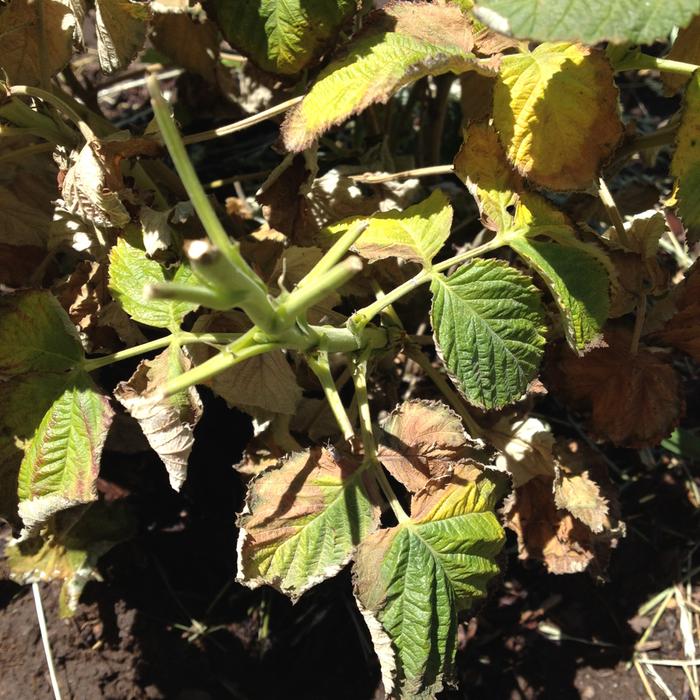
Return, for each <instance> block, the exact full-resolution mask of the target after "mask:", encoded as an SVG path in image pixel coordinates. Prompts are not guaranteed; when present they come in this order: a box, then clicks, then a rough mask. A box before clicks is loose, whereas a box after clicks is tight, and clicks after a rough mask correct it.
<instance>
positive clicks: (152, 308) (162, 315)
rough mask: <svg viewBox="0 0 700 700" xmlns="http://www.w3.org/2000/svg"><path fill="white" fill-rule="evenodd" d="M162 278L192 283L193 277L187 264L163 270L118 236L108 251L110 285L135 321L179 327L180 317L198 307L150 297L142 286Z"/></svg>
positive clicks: (115, 295)
mask: <svg viewBox="0 0 700 700" xmlns="http://www.w3.org/2000/svg"><path fill="white" fill-rule="evenodd" d="M165 281H172V282H177V283H178V284H185V285H186V284H192V285H195V284H196V283H197V282H196V278H195V277H194V275H193V273H192V271H191V270H190V268H189V267H187V265H184V264H182V265H180V266H179V267H178V268H177V270H175V272H172V271H171V270H166V268H165V267H163V266H162V265H161V264H160V263H158V262H156V261H155V260H149V259H148V257H147V256H146V252H145V251H144V250H142V249H141V248H137V247H136V246H134V245H131V243H129V242H128V241H127V240H126V239H124V238H120V239H119V241H118V242H117V245H115V246H114V247H113V248H112V250H111V251H110V253H109V288H110V290H111V292H112V294H113V296H114V298H115V299H116V300H117V301H118V302H119V303H120V304H121V306H122V307H123V309H124V311H126V312H127V313H128V314H129V316H131V318H133V319H134V321H138V322H139V323H145V324H146V325H148V326H156V327H157V328H171V329H173V328H179V326H180V323H182V319H183V318H184V317H185V316H186V315H187V314H188V313H189V312H190V311H194V310H195V309H196V308H197V305H196V304H191V303H189V302H184V301H172V300H168V299H150V298H148V297H147V296H146V293H145V288H146V286H147V285H151V284H162V283H163V282H165Z"/></svg>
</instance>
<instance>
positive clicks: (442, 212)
mask: <svg viewBox="0 0 700 700" xmlns="http://www.w3.org/2000/svg"><path fill="white" fill-rule="evenodd" d="M357 221H361V219H354V220H352V221H344V222H340V223H339V224H335V225H334V226H330V227H329V229H328V231H329V233H330V234H331V236H332V237H333V238H335V237H337V236H340V235H342V234H343V233H345V231H347V230H348V228H349V227H350V226H351V225H353V223H356V222H357ZM368 223H369V225H368V227H367V229H366V230H365V231H364V233H363V234H362V235H361V236H360V237H359V238H358V239H357V241H356V242H355V245H354V246H353V249H354V250H355V251H357V252H358V253H359V254H360V255H361V256H362V257H363V258H365V259H367V260H369V261H373V260H381V259H383V258H390V257H396V258H403V259H404V260H409V261H412V262H418V263H421V264H423V265H430V263H431V261H432V259H433V258H434V257H435V255H436V254H437V253H438V251H439V250H440V248H442V246H443V244H444V243H445V241H446V240H447V238H448V237H449V235H450V228H451V226H452V207H451V206H450V204H449V201H448V199H447V197H446V196H445V195H444V194H443V193H442V191H440V190H435V191H434V192H433V193H432V194H431V195H430V197H428V199H425V200H423V201H422V202H420V203H418V204H414V205H413V206H411V207H408V208H407V209H405V210H403V211H387V212H382V213H380V214H376V215H375V216H373V217H371V218H370V219H369V220H368Z"/></svg>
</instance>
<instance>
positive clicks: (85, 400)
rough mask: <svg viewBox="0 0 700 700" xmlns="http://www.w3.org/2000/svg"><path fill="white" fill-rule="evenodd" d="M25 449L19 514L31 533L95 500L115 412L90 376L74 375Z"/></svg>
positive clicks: (20, 485) (78, 373)
mask: <svg viewBox="0 0 700 700" xmlns="http://www.w3.org/2000/svg"><path fill="white" fill-rule="evenodd" d="M65 382H66V383H65V389H64V391H63V393H62V394H61V395H60V396H59V397H58V398H56V399H55V400H54V401H53V403H52V404H51V407H50V408H49V409H48V411H47V412H46V414H45V415H44V417H43V419H42V421H41V423H40V424H39V426H38V427H37V429H36V432H35V434H34V435H33V437H32V438H31V441H30V442H29V444H28V446H27V447H26V449H25V454H24V459H23V460H22V465H21V467H20V471H19V481H18V489H17V493H18V495H19V514H20V517H21V518H22V521H23V522H24V526H25V530H26V531H27V532H33V531H35V530H36V528H37V527H38V526H40V525H41V524H42V523H43V522H45V521H46V520H47V519H48V518H49V517H51V515H53V514H54V513H56V512H58V511H59V510H64V509H65V508H69V507H71V506H74V505H78V504H81V503H89V502H90V501H94V500H95V499H96V498H97V490H96V487H95V481H96V479H97V476H98V473H99V469H100V458H101V456H102V447H103V445H104V442H105V439H106V437H107V431H108V430H109V426H110V423H111V422H112V417H113V415H114V412H113V411H112V408H111V407H110V405H109V401H108V399H107V397H105V396H104V395H102V394H101V393H100V392H99V391H98V390H97V387H96V386H95V384H94V383H93V381H92V379H91V378H90V376H89V375H88V374H86V373H84V372H82V371H73V372H71V373H70V374H68V375H66V377H65Z"/></svg>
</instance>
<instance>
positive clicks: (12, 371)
mask: <svg viewBox="0 0 700 700" xmlns="http://www.w3.org/2000/svg"><path fill="white" fill-rule="evenodd" d="M82 357H83V350H82V347H81V345H80V339H79V338H78V334H77V333H76V331H75V327H74V326H73V324H72V323H71V322H70V319H69V318H68V316H67V315H66V312H65V311H64V310H63V309H62V308H61V305H60V304H59V303H58V301H57V300H56V298H55V297H54V296H53V295H52V294H51V293H50V292H47V291H43V290H32V291H26V292H16V293H14V294H4V295H2V296H0V378H5V377H14V376H17V375H20V374H24V373H27V372H61V371H64V370H67V369H70V368H72V367H75V366H76V365H77V364H79V363H80V361H81V359H82Z"/></svg>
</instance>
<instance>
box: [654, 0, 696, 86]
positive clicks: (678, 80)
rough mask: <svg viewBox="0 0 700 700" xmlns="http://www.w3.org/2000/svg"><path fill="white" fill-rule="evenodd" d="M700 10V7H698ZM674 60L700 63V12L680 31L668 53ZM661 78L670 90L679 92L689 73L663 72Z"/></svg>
mask: <svg viewBox="0 0 700 700" xmlns="http://www.w3.org/2000/svg"><path fill="white" fill-rule="evenodd" d="M698 10H700V8H698ZM666 58H669V59H670V60H672V61H681V62H683V63H695V64H698V63H700V14H698V15H696V16H695V17H694V18H693V20H692V21H691V23H690V24H689V25H688V26H687V27H683V28H682V29H681V30H680V31H679V32H678V36H677V37H676V40H675V41H674V42H673V46H672V47H671V50H670V51H669V53H668V56H667V57H666ZM661 80H663V82H664V85H665V86H666V88H667V89H668V91H669V92H672V93H673V92H678V91H679V90H680V89H681V88H682V87H683V86H684V85H685V84H686V83H687V82H688V80H689V78H688V76H687V75H678V74H677V73H666V72H665V71H664V72H662V73H661Z"/></svg>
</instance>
